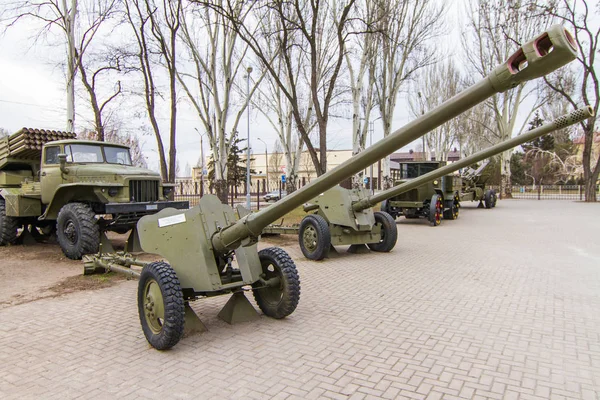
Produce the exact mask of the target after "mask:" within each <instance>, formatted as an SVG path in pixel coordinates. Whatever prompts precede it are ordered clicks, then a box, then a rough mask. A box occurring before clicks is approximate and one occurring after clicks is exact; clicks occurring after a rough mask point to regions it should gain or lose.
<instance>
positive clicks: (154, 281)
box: [138, 261, 185, 350]
mask: <svg viewBox="0 0 600 400" xmlns="http://www.w3.org/2000/svg"><path fill="white" fill-rule="evenodd" d="M138 314H139V316H140V323H141V324H142V330H143V331H144V336H146V340H148V343H150V344H151V345H152V347H154V348H155V349H157V350H166V349H170V348H171V347H173V346H175V345H176V344H177V342H179V340H180V339H181V337H182V336H183V328H184V324H185V304H184V301H183V291H182V290H181V284H180V283H179V279H178V278H177V274H176V273H175V270H173V268H172V267H171V266H170V265H169V264H168V263H166V262H164V261H156V262H152V263H150V264H147V265H146V266H145V267H144V269H142V273H141V275H140V281H139V283H138Z"/></svg>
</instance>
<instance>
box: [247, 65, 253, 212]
mask: <svg viewBox="0 0 600 400" xmlns="http://www.w3.org/2000/svg"><path fill="white" fill-rule="evenodd" d="M246 71H247V72H248V74H247V75H246V99H247V101H248V104H247V107H248V110H247V112H248V141H247V143H246V146H247V147H246V208H247V209H248V210H251V209H252V208H251V205H250V74H251V73H252V67H248V69H247V70H246Z"/></svg>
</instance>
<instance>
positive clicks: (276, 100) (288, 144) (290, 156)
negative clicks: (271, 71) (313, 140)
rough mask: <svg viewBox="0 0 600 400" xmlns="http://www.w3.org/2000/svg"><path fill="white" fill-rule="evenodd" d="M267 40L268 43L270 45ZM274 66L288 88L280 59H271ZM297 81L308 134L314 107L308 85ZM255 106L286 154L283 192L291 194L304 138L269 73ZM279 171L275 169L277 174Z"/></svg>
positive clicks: (295, 180) (260, 89)
mask: <svg viewBox="0 0 600 400" xmlns="http://www.w3.org/2000/svg"><path fill="white" fill-rule="evenodd" d="M270 45H271V44H270V42H269V43H267V46H270ZM296 55H297V56H298V57H299V58H301V57H302V55H301V53H300V52H298V53H297V54H296ZM273 63H275V68H278V69H279V70H280V71H281V74H282V78H281V79H282V81H283V82H287V84H288V86H287V88H288V90H291V88H292V83H290V82H289V81H287V80H288V79H287V76H286V75H285V73H284V66H283V63H282V60H281V58H276V59H275V60H273ZM295 65H296V68H297V69H298V74H302V73H303V71H302V69H301V67H302V66H303V64H302V61H301V60H298V62H297V63H295ZM299 83H300V80H299V81H297V86H296V88H295V89H296V92H297V93H298V96H299V98H304V99H305V101H304V102H301V104H302V103H304V104H306V106H301V105H300V107H301V112H302V115H303V118H302V121H303V126H304V127H305V129H307V130H308V132H309V134H310V133H312V132H313V130H314V127H315V124H316V122H315V119H314V114H313V106H312V101H311V97H310V93H309V90H308V89H309V85H308V82H306V84H305V85H303V86H300V85H299ZM254 103H255V105H256V108H257V109H258V110H259V111H260V112H261V113H262V114H263V115H264V116H265V117H266V118H267V120H268V121H269V123H270V125H271V126H272V127H273V129H275V131H276V132H277V136H278V137H279V141H278V142H277V144H276V146H277V147H279V149H280V150H283V156H284V157H285V171H286V175H287V178H288V179H286V182H285V186H286V191H287V192H288V193H293V192H294V191H295V190H296V189H297V188H296V184H297V181H298V179H297V176H298V171H299V168H300V156H301V154H302V149H303V147H304V141H303V140H302V137H300V135H299V133H298V129H297V127H296V123H295V120H294V110H293V106H292V104H291V103H290V101H289V99H288V98H287V97H286V96H285V95H284V94H283V91H282V90H281V87H280V86H279V85H278V84H277V82H275V80H274V79H273V78H272V77H271V76H270V75H269V76H268V77H267V79H266V81H265V85H263V86H262V88H259V92H258V96H256V100H255V101H254ZM279 172H280V171H277V174H276V175H278V174H279Z"/></svg>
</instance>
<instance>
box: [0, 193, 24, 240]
mask: <svg viewBox="0 0 600 400" xmlns="http://www.w3.org/2000/svg"><path fill="white" fill-rule="evenodd" d="M17 229H19V220H18V219H17V218H15V217H8V216H6V203H5V202H4V199H2V198H0V245H2V246H4V245H7V244H13V243H15V242H16V241H17Z"/></svg>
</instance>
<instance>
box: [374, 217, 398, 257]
mask: <svg viewBox="0 0 600 400" xmlns="http://www.w3.org/2000/svg"><path fill="white" fill-rule="evenodd" d="M375 224H377V225H380V226H381V238H380V239H379V243H369V244H367V246H369V248H370V249H371V250H373V251H377V252H379V253H387V252H388V251H391V250H392V249H393V248H394V246H395V245H396V241H397V240H398V227H396V221H394V218H392V216H391V215H389V214H388V213H386V212H382V211H377V212H375Z"/></svg>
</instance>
